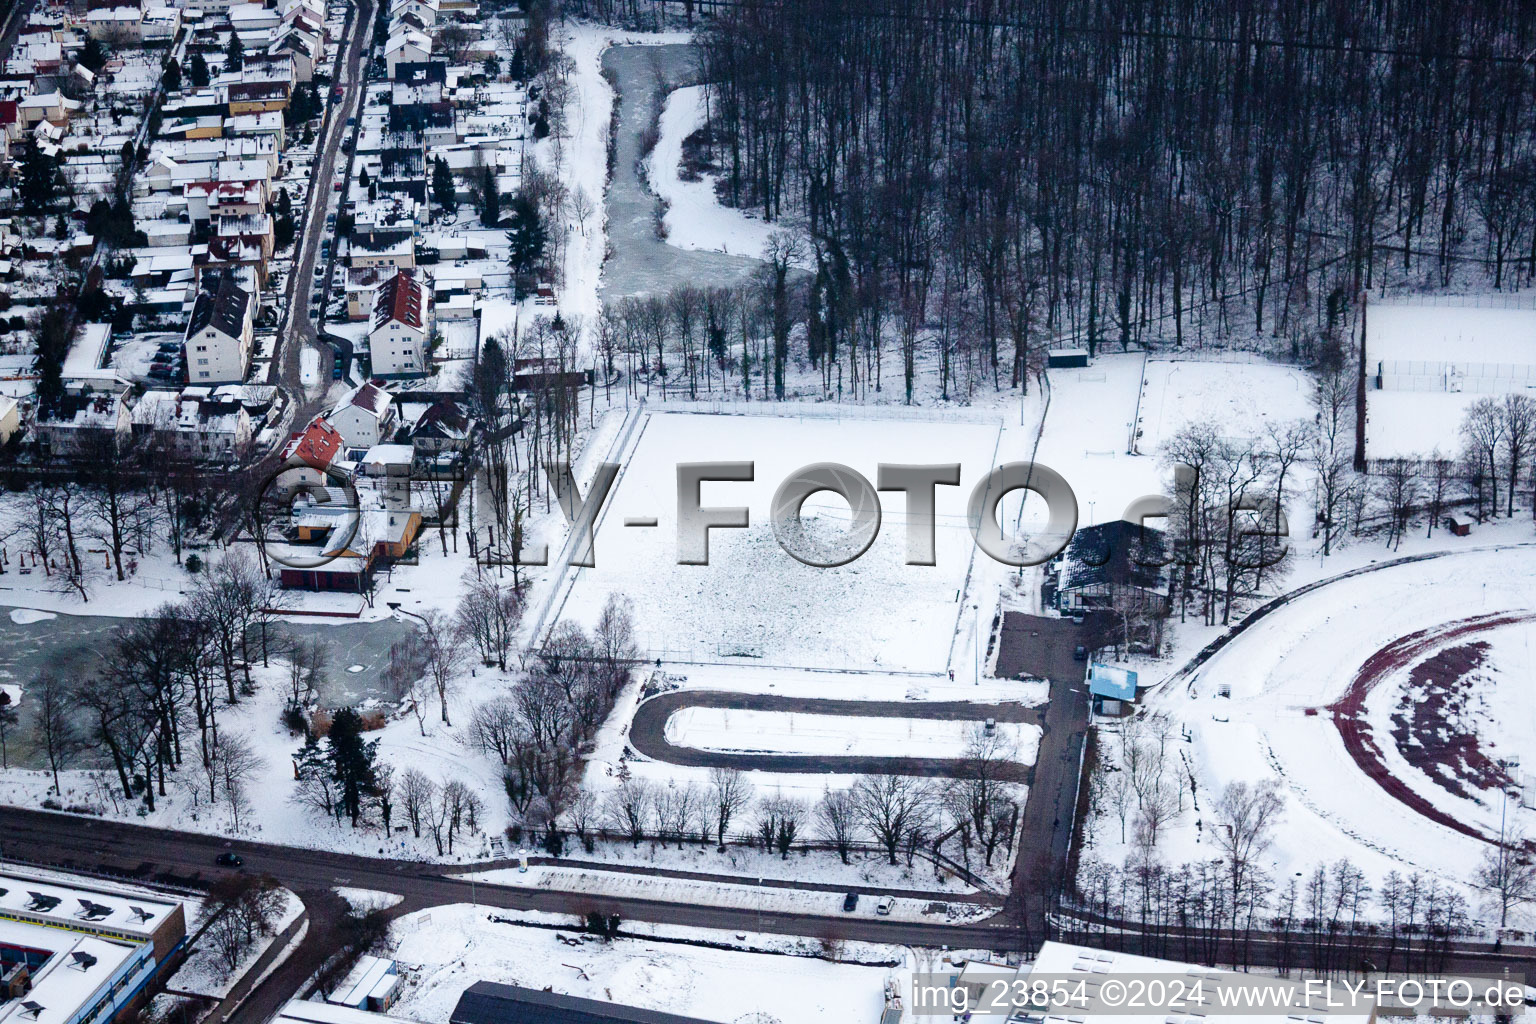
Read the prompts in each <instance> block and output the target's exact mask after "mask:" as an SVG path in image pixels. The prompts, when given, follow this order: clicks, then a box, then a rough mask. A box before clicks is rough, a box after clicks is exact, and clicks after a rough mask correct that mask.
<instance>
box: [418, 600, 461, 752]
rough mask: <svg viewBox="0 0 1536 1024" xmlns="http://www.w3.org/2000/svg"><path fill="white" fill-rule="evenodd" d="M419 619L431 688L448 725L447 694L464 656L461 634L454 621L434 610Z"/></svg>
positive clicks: (450, 723) (444, 721)
mask: <svg viewBox="0 0 1536 1024" xmlns="http://www.w3.org/2000/svg"><path fill="white" fill-rule="evenodd" d="M421 621H422V639H423V640H424V641H425V644H424V647H423V653H424V654H425V655H426V663H427V675H428V677H429V678H430V679H431V680H432V687H433V689H435V690H436V691H437V702H438V709H439V711H440V712H441V714H442V719H443V724H444V725H450V726H451V725H452V724H453V723H452V722H450V721H449V720H448V694H449V692H450V691H451V690H452V688H453V682H454V677H455V676H456V675H457V674H458V671H459V663H460V662H461V661H462V660H463V658H464V634H463V633H462V632H461V631H460V630H459V628H458V626H457V625H456V624H455V623H454V622H453V620H451V619H449V618H448V616H446V615H444V614H443V613H441V612H439V611H436V610H432V611H428V612H426V613H425V614H423V615H422V616H421Z"/></svg>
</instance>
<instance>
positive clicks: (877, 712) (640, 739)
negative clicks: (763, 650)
mask: <svg viewBox="0 0 1536 1024" xmlns="http://www.w3.org/2000/svg"><path fill="white" fill-rule="evenodd" d="M695 707H699V708H724V709H726V710H730V711H778V712H784V713H798V714H812V715H848V716H851V717H860V718H920V719H927V720H929V721H943V722H956V721H959V722H982V721H985V720H986V719H988V718H993V719H996V720H997V721H999V722H1022V723H1026V724H1029V725H1034V726H1042V725H1043V724H1044V715H1043V714H1042V713H1041V711H1040V709H1039V708H1032V707H1025V706H1024V705H1022V704H975V703H971V702H969V701H932V702H926V703H925V702H920V701H912V702H907V701H885V700H830V699H823V698H820V697H786V696H782V695H779V694H758V693H732V692H729V691H724V690H673V691H671V692H668V693H663V694H659V695H657V696H655V697H652V698H650V699H649V700H646V701H643V702H642V703H641V704H640V706H639V707H638V708H636V709H635V716H634V719H633V720H632V721H631V723H630V727H629V742H630V745H631V746H633V747H634V748H635V749H636V750H637V751H639V752H640V753H641V754H643V755H645V756H646V757H649V758H651V759H652V760H656V761H666V762H668V763H669V764H677V765H685V766H687V767H690V768H737V769H740V770H742V771H765V772H794V773H800V772H805V773H820V774H838V775H855V774H875V775H920V776H923V777H925V778H941V779H959V778H965V777H967V776H969V775H972V774H974V771H975V769H974V766H973V762H971V761H970V760H968V759H966V758H950V757H870V756H864V755H858V754H815V755H808V754H766V753H765V754H758V753H749V752H745V751H723V750H699V749H697V748H695V747H680V746H678V745H676V744H674V743H673V742H672V741H671V740H669V739H667V721H668V719H670V718H671V717H672V716H673V715H675V714H676V713H677V712H679V711H682V710H683V709H685V708H695ZM998 768H999V771H998V778H1000V779H1002V780H1004V781H1007V782H1022V783H1026V784H1027V783H1030V782H1032V781H1033V779H1034V768H1033V767H1032V766H1030V765H1024V764H1015V763H1007V764H1003V765H999V766H998Z"/></svg>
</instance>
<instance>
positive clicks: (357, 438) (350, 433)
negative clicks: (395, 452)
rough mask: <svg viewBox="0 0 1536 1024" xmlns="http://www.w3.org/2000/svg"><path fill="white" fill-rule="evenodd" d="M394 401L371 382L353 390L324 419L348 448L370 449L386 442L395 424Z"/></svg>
mask: <svg viewBox="0 0 1536 1024" xmlns="http://www.w3.org/2000/svg"><path fill="white" fill-rule="evenodd" d="M396 416H397V413H396V410H395V404H394V399H393V397H392V396H391V395H390V393H389V392H388V391H385V390H384V389H383V388H382V387H380V386H379V384H378V383H375V382H374V381H365V382H363V383H362V384H359V385H358V386H357V387H355V388H353V389H352V391H351V392H349V393H348V394H347V396H346V397H345V398H343V399H342V400H341V401H340V402H339V403H338V404H337V406H336V408H334V409H332V410H331V411H330V412H329V413H327V414H326V417H325V418H326V419H327V420H328V421H329V422H330V425H331V426H332V427H333V428H335V430H336V433H337V434H339V435H340V436H341V439H342V440H343V441H344V442H345V443H346V446H347V447H348V448H372V447H373V446H374V445H376V444H382V443H383V442H385V441H387V440H389V438H390V436H391V435H392V434H393V433H394V430H395V422H396Z"/></svg>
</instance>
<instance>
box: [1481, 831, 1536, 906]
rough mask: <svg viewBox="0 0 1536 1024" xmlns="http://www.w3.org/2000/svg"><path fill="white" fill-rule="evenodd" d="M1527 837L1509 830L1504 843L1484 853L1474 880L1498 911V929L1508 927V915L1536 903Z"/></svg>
mask: <svg viewBox="0 0 1536 1024" xmlns="http://www.w3.org/2000/svg"><path fill="white" fill-rule="evenodd" d="M1524 840H1525V837H1524V835H1523V834H1522V833H1521V832H1520V831H1519V830H1518V829H1509V830H1506V832H1505V834H1504V842H1502V843H1495V844H1492V845H1490V846H1489V847H1488V849H1487V850H1485V851H1483V859H1482V861H1481V862H1480V863H1479V864H1478V866H1477V870H1476V871H1475V873H1474V874H1473V876H1472V881H1473V884H1474V885H1476V886H1477V887H1478V888H1480V889H1483V890H1486V891H1487V892H1488V894H1489V898H1490V901H1491V902H1492V903H1493V904H1494V905H1495V906H1497V907H1498V910H1499V927H1500V928H1506V927H1508V926H1509V912H1510V911H1511V910H1513V909H1514V908H1516V907H1519V906H1524V905H1525V904H1527V903H1532V902H1536V862H1532V861H1531V859H1530V857H1529V856H1528V855H1527V854H1526V852H1525V849H1526V845H1525V841H1524Z"/></svg>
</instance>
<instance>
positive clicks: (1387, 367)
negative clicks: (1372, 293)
mask: <svg viewBox="0 0 1536 1024" xmlns="http://www.w3.org/2000/svg"><path fill="white" fill-rule="evenodd" d="M1505 303H1509V305H1508V306H1506V305H1505ZM1365 356H1366V374H1367V383H1366V453H1367V454H1368V455H1369V456H1370V457H1371V458H1392V457H1395V456H1427V455H1429V454H1430V453H1432V452H1434V451H1436V450H1438V451H1439V452H1440V454H1441V455H1443V456H1445V457H1447V458H1454V457H1455V455H1456V454H1457V452H1458V451H1459V450H1460V446H1461V442H1460V438H1459V433H1458V432H1459V429H1460V426H1461V421H1462V417H1463V415H1464V414H1465V412H1466V408H1467V406H1469V405H1471V404H1472V403H1473V402H1475V401H1476V400H1477V399H1479V398H1482V397H1484V396H1485V395H1489V394H1493V395H1495V397H1497V395H1498V394H1499V393H1501V392H1503V391H1506V390H1510V389H1512V388H1513V389H1522V388H1528V387H1530V386H1531V384H1532V383H1536V309H1533V308H1530V307H1529V305H1528V304H1527V308H1523V309H1522V308H1518V307H1517V306H1516V305H1514V302H1513V300H1510V299H1508V298H1507V297H1505V296H1482V297H1480V296H1471V297H1468V298H1467V299H1466V300H1464V302H1463V301H1462V300H1456V299H1448V300H1444V301H1442V302H1437V303H1433V304H1430V303H1427V302H1414V301H1406V300H1405V301H1400V302H1390V303H1380V304H1372V305H1371V306H1370V308H1369V310H1368V312H1367V316H1366V339H1365ZM1383 372H1384V373H1385V375H1386V376H1385V378H1384V380H1383V384H1384V387H1383V388H1382V389H1381V390H1378V389H1377V387H1376V380H1375V378H1376V375H1377V374H1378V373H1383ZM1500 378H1507V379H1505V380H1501V379H1500ZM1516 378H1518V379H1519V380H1518V382H1517V381H1516V380H1515V379H1516Z"/></svg>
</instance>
